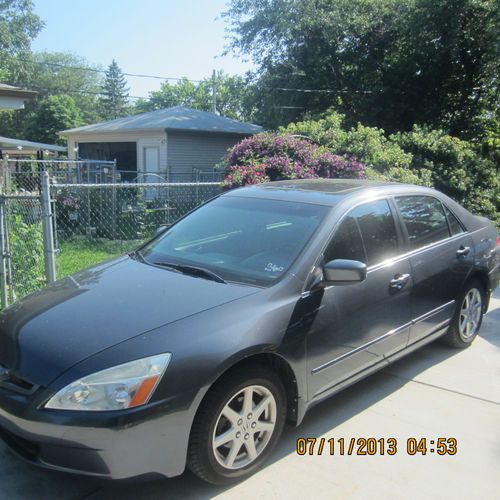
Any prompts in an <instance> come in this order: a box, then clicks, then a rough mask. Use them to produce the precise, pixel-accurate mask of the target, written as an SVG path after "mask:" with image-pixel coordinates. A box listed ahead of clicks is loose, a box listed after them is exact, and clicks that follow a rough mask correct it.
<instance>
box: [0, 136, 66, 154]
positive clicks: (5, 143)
mask: <svg viewBox="0 0 500 500" xmlns="http://www.w3.org/2000/svg"><path fill="white" fill-rule="evenodd" d="M0 149H20V150H35V151H38V150H42V149H46V150H48V151H57V152H59V153H65V152H66V148H65V147H64V146H56V145H55V144H44V143H43V142H33V141H24V140H22V139H10V138H9V137H2V136H0Z"/></svg>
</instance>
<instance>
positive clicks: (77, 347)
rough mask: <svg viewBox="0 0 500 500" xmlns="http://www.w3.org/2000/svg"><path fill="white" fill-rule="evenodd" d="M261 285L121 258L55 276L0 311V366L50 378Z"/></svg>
mask: <svg viewBox="0 0 500 500" xmlns="http://www.w3.org/2000/svg"><path fill="white" fill-rule="evenodd" d="M258 291H259V289H258V288H255V287H251V286H245V285H236V284H231V283H227V284H224V283H217V282H214V281H209V280H206V279H203V278H197V277H192V276H187V275H184V274H180V273H177V272H174V271H171V270H167V269H160V268H158V267H154V266H150V265H147V264H144V263H140V262H137V261H135V260H133V259H130V258H128V257H122V258H119V259H117V260H114V261H111V262H109V263H107V264H103V265H100V266H96V267H93V268H91V269H88V270H86V271H82V272H80V273H77V274H75V275H73V276H70V277H67V278H64V279H62V280H60V281H57V282H56V283H54V284H52V285H50V286H48V287H45V288H44V289H43V290H40V291H38V292H36V293H34V294H31V295H29V296H27V297H25V298H24V299H22V300H20V301H18V302H17V303H15V304H13V305H12V306H10V307H8V308H7V309H5V310H3V311H2V312H0V365H2V366H4V367H5V368H7V369H9V370H11V371H12V372H13V373H15V374H17V375H18V376H20V377H22V378H23V379H24V380H27V381H29V382H31V383H34V384H37V385H47V384H49V383H50V382H51V381H52V380H54V379H55V378H56V377H58V376H59V375H60V374H62V373H63V372H64V371H66V370H67V369H69V368H71V367H72V366H73V365H75V364H76V363H78V362H79V361H82V360H84V359H86V358H88V357H89V356H92V355H94V354H96V353H98V352H100V351H102V350H104V349H106V348H109V347H112V346H114V345H116V344H118V343H120V342H124V341H126V340H128V339H131V338H132V337H135V336H138V335H140V334H142V333H144V332H147V331H149V330H153V329H155V328H158V327H160V326H163V325H166V324H168V323H172V322H174V321H178V320H181V319H183V318H186V317H188V316H192V315H194V314H197V313H199V312H202V311H205V310H207V309H211V308H214V307H217V306H220V305H222V304H225V303H227V302H230V301H234V300H237V299H240V298H242V297H245V296H248V295H250V294H252V293H256V292H258ZM192 333H193V332H186V335H190V334H192Z"/></svg>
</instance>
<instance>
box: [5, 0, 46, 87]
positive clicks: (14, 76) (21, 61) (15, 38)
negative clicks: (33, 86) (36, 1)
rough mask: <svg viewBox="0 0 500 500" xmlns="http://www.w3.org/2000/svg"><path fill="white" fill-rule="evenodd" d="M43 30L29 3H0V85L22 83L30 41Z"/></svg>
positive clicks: (25, 0) (15, 0) (14, 0)
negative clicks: (1, 82) (0, 83)
mask: <svg viewBox="0 0 500 500" xmlns="http://www.w3.org/2000/svg"><path fill="white" fill-rule="evenodd" d="M43 26H44V24H43V22H42V20H41V19H40V18H39V17H38V16H37V15H36V14H35V13H34V12H33V2H31V1H30V0H1V1H0V81H3V82H8V83H12V84H18V83H22V82H23V80H24V78H25V76H26V66H27V64H28V63H29V57H30V54H31V41H32V40H33V39H34V38H35V37H36V36H37V35H38V33H39V32H40V31H41V29H42V28H43ZM27 61H28V63H27Z"/></svg>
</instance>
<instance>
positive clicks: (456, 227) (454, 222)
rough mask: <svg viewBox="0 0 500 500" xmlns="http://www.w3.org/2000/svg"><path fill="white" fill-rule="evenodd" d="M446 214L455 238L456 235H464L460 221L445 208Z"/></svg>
mask: <svg viewBox="0 0 500 500" xmlns="http://www.w3.org/2000/svg"><path fill="white" fill-rule="evenodd" d="M444 211H445V212H446V217H447V218H448V223H449V224H450V229H451V234H452V235H453V236H455V235H456V234H460V233H463V232H464V230H463V228H462V225H461V224H460V222H459V221H458V219H457V218H456V217H455V216H454V215H453V214H452V213H451V212H450V211H449V210H448V207H446V206H445V207H444Z"/></svg>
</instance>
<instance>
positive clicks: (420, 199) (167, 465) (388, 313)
mask: <svg viewBox="0 0 500 500" xmlns="http://www.w3.org/2000/svg"><path fill="white" fill-rule="evenodd" d="M499 280H500V240H499V239H498V235H497V231H496V229H495V227H494V226H493V225H492V224H491V223H490V222H489V221H488V220H487V219H485V218H482V217H476V216H474V215H472V214H470V213H469V212H468V211H467V210H465V209H464V208H462V207H461V206H459V205H458V204H457V203H455V202H454V201H452V200H451V199H449V198H448V197H446V196H444V195H443V194H441V193H438V192H436V191H434V190H432V189H425V188H420V187H416V186H409V185H402V184H388V183H372V182H367V181H347V180H342V181H340V180H339V181H335V180H309V181H287V182H275V183H272V184H263V185H259V186H255V187H249V188H243V189H238V190H234V191H231V192H227V193H225V194H224V195H222V196H219V197H217V198H216V199H214V200H212V201H210V202H209V203H207V204H205V205H203V206H202V207H200V208H198V209H197V210H195V211H194V212H192V213H191V214H189V215H187V216H186V217H184V218H183V219H181V220H180V221H178V222H177V223H176V224H174V225H173V226H172V227H170V228H169V229H167V230H166V231H164V232H163V233H162V234H159V235H158V236H157V237H156V238H155V239H153V240H152V241H150V242H148V243H147V244H146V245H144V246H143V247H141V248H140V249H138V250H137V251H135V252H133V253H131V254H130V255H127V256H123V257H120V258H117V259H115V260H112V261H110V262H106V263H103V264H101V265H99V266H96V267H94V268H91V269H88V270H86V271H82V272H80V273H78V274H75V275H74V276H71V277H68V278H65V279H63V280H60V281H58V282H56V283H54V284H53V285H51V286H48V287H46V288H45V289H44V290H42V291H40V292H37V293H34V294H32V295H30V296H28V297H26V298H24V299H22V300H20V301H19V302H17V303H16V304H14V305H12V306H11V307H9V308H7V309H5V310H4V311H2V312H1V313H0V436H1V437H2V438H3V439H4V440H5V441H6V442H7V444H8V445H9V446H11V447H12V449H14V450H15V451H16V452H17V453H19V454H20V455H21V456H22V457H24V458H25V459H27V460H29V461H30V462H32V463H34V464H38V465H41V466H44V467H48V468H51V469H56V470H62V471H69V472H77V473H80V474H87V475H90V476H99V477H109V478H125V477H132V476H139V475H145V474H160V475H163V476H168V477H172V476H176V475H178V474H181V473H182V472H183V471H184V469H185V467H186V464H187V465H188V466H189V467H190V469H191V470H192V471H194V472H195V473H196V474H197V475H198V476H200V477H202V478H203V479H205V480H207V481H209V482H212V483H216V484H223V483H230V482H233V481H237V480H239V479H241V478H244V477H246V476H248V475H249V474H251V473H253V472H254V471H255V470H256V469H257V468H258V467H259V466H261V465H262V463H263V462H264V460H265V459H266V458H267V457H268V456H269V454H270V453H271V451H272V449H273V447H274V445H275V444H276V442H277V440H278V439H279V437H280V434H281V432H282V430H283V426H284V424H285V421H288V422H291V423H292V424H294V425H298V424H300V422H301V421H302V419H303V418H304V414H305V413H306V411H307V410H308V409H309V408H310V407H311V406H312V405H314V404H316V403H318V402H319V401H321V400H323V399H325V398H327V397H328V396H330V395H332V394H334V393H336V392H338V391H339V390H341V389H343V388H344V387H346V386H348V385H350V384H352V383H354V382H356V381H357V380H359V379H361V378H363V377H365V376H367V375H369V374H370V373H373V372H374V371H376V370H379V369H381V368H383V367H385V366H387V364H388V363H391V362H392V361H394V360H396V359H398V358H400V357H401V356H404V355H405V354H407V353H409V352H411V351H413V350H415V349H417V348H418V347H420V346H422V345H424V344H426V343H428V342H431V341H433V340H434V339H436V338H438V337H442V339H443V340H444V341H446V342H447V343H448V344H450V345H451V346H454V347H458V348H463V347H467V346H469V345H470V344H471V342H472V341H473V340H474V338H475V337H476V335H477V333H478V330H479V328H480V326H481V319H482V316H483V314H484V313H485V312H486V310H487V308H488V302H489V298H490V295H491V292H492V290H494V289H495V287H496V286H497V285H498V283H499Z"/></svg>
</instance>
